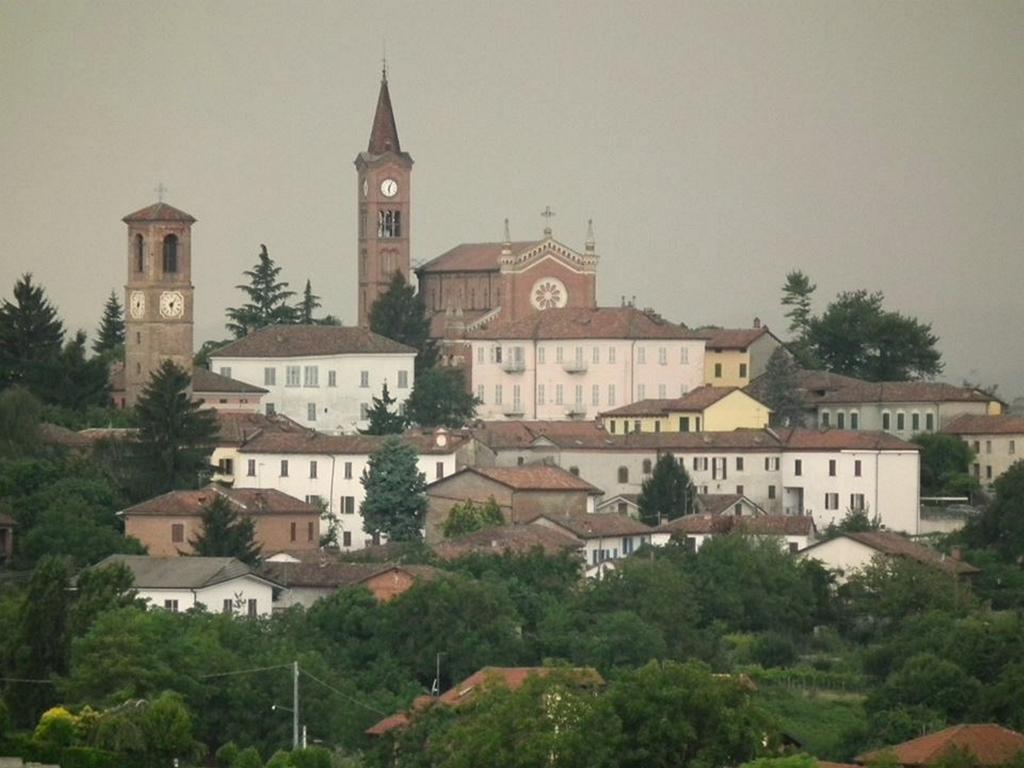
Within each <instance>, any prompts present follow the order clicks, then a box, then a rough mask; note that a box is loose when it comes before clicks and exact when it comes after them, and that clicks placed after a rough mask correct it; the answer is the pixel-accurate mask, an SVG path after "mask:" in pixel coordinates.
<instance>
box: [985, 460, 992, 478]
mask: <svg viewBox="0 0 1024 768" xmlns="http://www.w3.org/2000/svg"><path fill="white" fill-rule="evenodd" d="M985 479H986V480H991V479H992V465H991V464H986V465H985Z"/></svg>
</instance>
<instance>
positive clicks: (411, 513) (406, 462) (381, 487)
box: [360, 437, 427, 541]
mask: <svg viewBox="0 0 1024 768" xmlns="http://www.w3.org/2000/svg"><path fill="white" fill-rule="evenodd" d="M360 482H361V483H362V485H363V488H365V489H366V498H365V499H364V500H363V505H362V507H361V508H360V512H361V514H362V516H363V530H364V531H366V532H367V533H368V534H370V535H371V536H372V537H373V540H374V541H379V540H380V537H381V535H384V536H387V538H388V539H389V540H390V541H419V540H420V539H421V538H422V536H423V522H424V518H425V517H426V514H427V497H426V495H425V494H424V490H425V489H426V487H427V480H426V478H425V477H424V475H423V473H422V472H420V470H419V464H418V461H417V456H416V451H415V449H413V448H412V447H411V446H409V445H406V444H405V443H403V442H402V441H401V440H399V439H398V438H397V437H389V438H387V439H386V440H385V441H384V444H383V445H382V446H381V447H380V450H378V451H376V452H375V453H373V454H371V455H370V458H369V462H368V465H367V467H366V469H365V470H363V477H362V479H361V480H360Z"/></svg>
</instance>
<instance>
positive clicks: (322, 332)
mask: <svg viewBox="0 0 1024 768" xmlns="http://www.w3.org/2000/svg"><path fill="white" fill-rule="evenodd" d="M365 354H409V355H413V354H416V350H415V349H413V348H412V347H407V346H405V345H404V344H399V343H398V342H397V341H392V340H391V339H389V338H386V337H384V336H380V335H379V334H376V333H373V332H372V331H369V330H367V329H366V328H356V327H354V326H340V325H269V326H267V327H266V328H260V329H258V330H255V331H253V332H252V333H250V334H249V335H248V336H245V337H244V338H241V339H238V341H233V342H231V343H230V344H228V345H227V346H224V347H221V348H220V349H218V350H217V351H216V352H214V353H213V354H212V355H211V357H212V359H214V360H219V359H221V358H226V357H317V356H323V355H365Z"/></svg>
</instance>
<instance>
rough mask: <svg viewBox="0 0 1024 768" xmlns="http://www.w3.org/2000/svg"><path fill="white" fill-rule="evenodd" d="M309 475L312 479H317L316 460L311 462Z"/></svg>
mask: <svg viewBox="0 0 1024 768" xmlns="http://www.w3.org/2000/svg"><path fill="white" fill-rule="evenodd" d="M309 477H310V479H311V480H316V460H315V459H314V460H313V461H311V462H309Z"/></svg>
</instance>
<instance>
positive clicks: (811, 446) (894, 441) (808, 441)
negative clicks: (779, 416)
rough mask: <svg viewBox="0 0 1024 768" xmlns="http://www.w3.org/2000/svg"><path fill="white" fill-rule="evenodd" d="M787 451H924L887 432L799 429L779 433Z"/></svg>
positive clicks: (783, 430)
mask: <svg viewBox="0 0 1024 768" xmlns="http://www.w3.org/2000/svg"><path fill="white" fill-rule="evenodd" d="M777 432H778V435H779V437H780V438H781V439H782V441H783V442H784V443H785V445H786V448H787V449H789V450H792V451H834V450H864V451H919V450H920V447H919V446H917V445H915V444H914V443H908V442H907V441H906V440H900V439H899V438H898V437H894V436H892V435H890V434H889V433H887V432H873V431H861V430H843V429H826V430H820V431H819V430H816V429H799V428H786V429H779V430H777Z"/></svg>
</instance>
